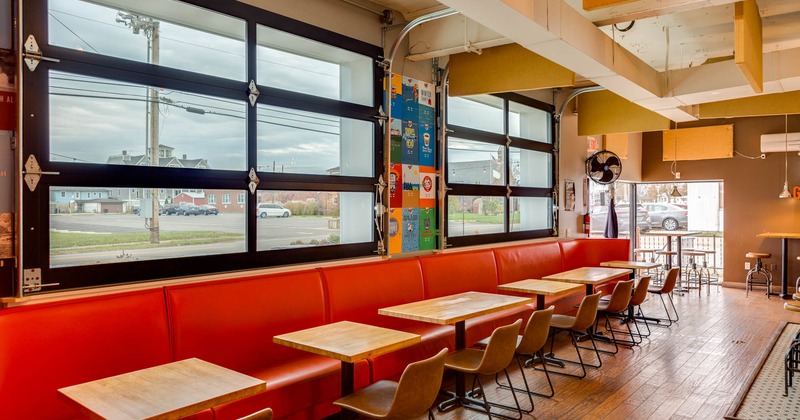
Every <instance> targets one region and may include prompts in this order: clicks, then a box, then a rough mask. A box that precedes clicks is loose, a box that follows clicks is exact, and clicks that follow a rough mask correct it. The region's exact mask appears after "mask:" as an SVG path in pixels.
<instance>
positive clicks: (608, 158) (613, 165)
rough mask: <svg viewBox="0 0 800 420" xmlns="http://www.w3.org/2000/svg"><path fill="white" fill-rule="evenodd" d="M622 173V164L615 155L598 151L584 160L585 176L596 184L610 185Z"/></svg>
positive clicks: (610, 152) (606, 151)
mask: <svg viewBox="0 0 800 420" xmlns="http://www.w3.org/2000/svg"><path fill="white" fill-rule="evenodd" d="M621 173H622V162H620V160H619V156H617V155H616V153H614V152H612V151H609V150H598V151H597V152H595V153H594V154H593V155H591V156H589V158H588V159H586V175H587V176H588V177H589V179H591V180H592V181H594V182H596V183H598V184H603V185H606V184H611V183H612V182H614V181H616V180H617V178H619V174H621Z"/></svg>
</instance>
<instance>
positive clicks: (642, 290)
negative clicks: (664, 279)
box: [627, 276, 656, 344]
mask: <svg viewBox="0 0 800 420" xmlns="http://www.w3.org/2000/svg"><path fill="white" fill-rule="evenodd" d="M651 280H652V277H650V276H642V277H641V278H640V279H639V283H636V287H635V288H634V289H633V295H632V296H631V301H630V303H628V318H627V321H628V322H631V321H632V322H633V325H634V327H636V333H635V335H636V336H637V337H639V340H638V342H635V343H636V344H639V343H641V342H642V339H644V337H649V336H650V325H649V324H648V323H647V321H654V322H655V321H656V320H655V318H648V317H646V316H645V315H644V312H643V311H642V303H644V301H645V300H647V291H648V290H649V289H650V281H651ZM640 321H641V322H643V323H644V327H645V328H646V329H647V332H646V333H644V334H643V333H642V331H641V330H640V329H639V322H640Z"/></svg>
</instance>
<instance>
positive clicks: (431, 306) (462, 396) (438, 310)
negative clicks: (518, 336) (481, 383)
mask: <svg viewBox="0 0 800 420" xmlns="http://www.w3.org/2000/svg"><path fill="white" fill-rule="evenodd" d="M531 302H532V299H530V298H524V297H518V296H507V295H497V294H493V293H482V292H465V293H459V294H455V295H450V296H442V297H439V298H435V299H428V300H423V301H419V302H412V303H406V304H403V305H397V306H391V307H388V308H382V309H378V313H379V314H381V315H387V316H394V317H397V318H405V319H412V320H415V321H422V322H430V323H432V324H440V325H455V329H456V350H461V349H463V348H465V347H466V320H467V319H470V318H475V317H477V316H480V315H484V314H488V313H492V312H498V311H502V310H504V309H508V308H513V307H515V306H521V305H524V304H526V303H531ZM471 403H472V404H479V405H480V406H483V402H482V401H470V399H469V398H468V397H467V395H466V388H465V386H464V375H463V374H460V373H459V374H456V392H455V394H453V398H451V399H449V400H447V401H445V402H442V403H441V404H439V410H441V411H444V410H446V409H447V408H449V407H450V406H453V405H462V406H466V405H470V404H471Z"/></svg>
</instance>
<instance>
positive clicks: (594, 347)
mask: <svg viewBox="0 0 800 420" xmlns="http://www.w3.org/2000/svg"><path fill="white" fill-rule="evenodd" d="M561 331H567V332H569V337H570V340H571V341H572V346H573V347H575V352H576V353H578V360H577V361H575V360H569V359H564V358H558V360H560V361H562V362H565V363H571V364H574V365H580V366H581V372H582V373H581V374H580V375H575V374H572V373H567V372H560V371H558V370H553V371H552V372H553V373H555V374H558V375H564V376H571V377H573V378H585V377H586V367H587V366H588V367H591V368H595V369H599V368H601V367H602V366H603V359H601V358H600V351H599V350H598V349H597V344H596V343H595V341H594V336H593V334H592V330H591V329H587V330H586V334H585V335H582V336H581V337H588V338H589V341H591V342H592V348H589V347H583V346H579V345H578V337H576V336H575V331H573V330H563V329H561V328H556V327H550V352H549V353H547V354H546V355H545V356H549V357H554V355H553V341H555V336H556V334H558V333H559V332H561ZM580 349H585V350H594V353H595V356H597V362H598V363H597V364H590V363H586V362H584V361H583V357H582V356H581V350H580ZM545 363H546V362H545ZM543 365H544V364H543ZM534 369H535V370H539V371H543V370H546V369H547V368H546V367H543V368H542V369H539V368H537V367H535V366H534Z"/></svg>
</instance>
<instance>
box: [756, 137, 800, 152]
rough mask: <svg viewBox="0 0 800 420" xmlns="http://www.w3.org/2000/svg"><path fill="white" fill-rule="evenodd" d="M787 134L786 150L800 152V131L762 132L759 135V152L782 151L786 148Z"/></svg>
mask: <svg viewBox="0 0 800 420" xmlns="http://www.w3.org/2000/svg"><path fill="white" fill-rule="evenodd" d="M787 136H788V151H790V152H800V133H789V134H786V133H778V134H762V135H761V153H774V152H784V151H786V150H787Z"/></svg>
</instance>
